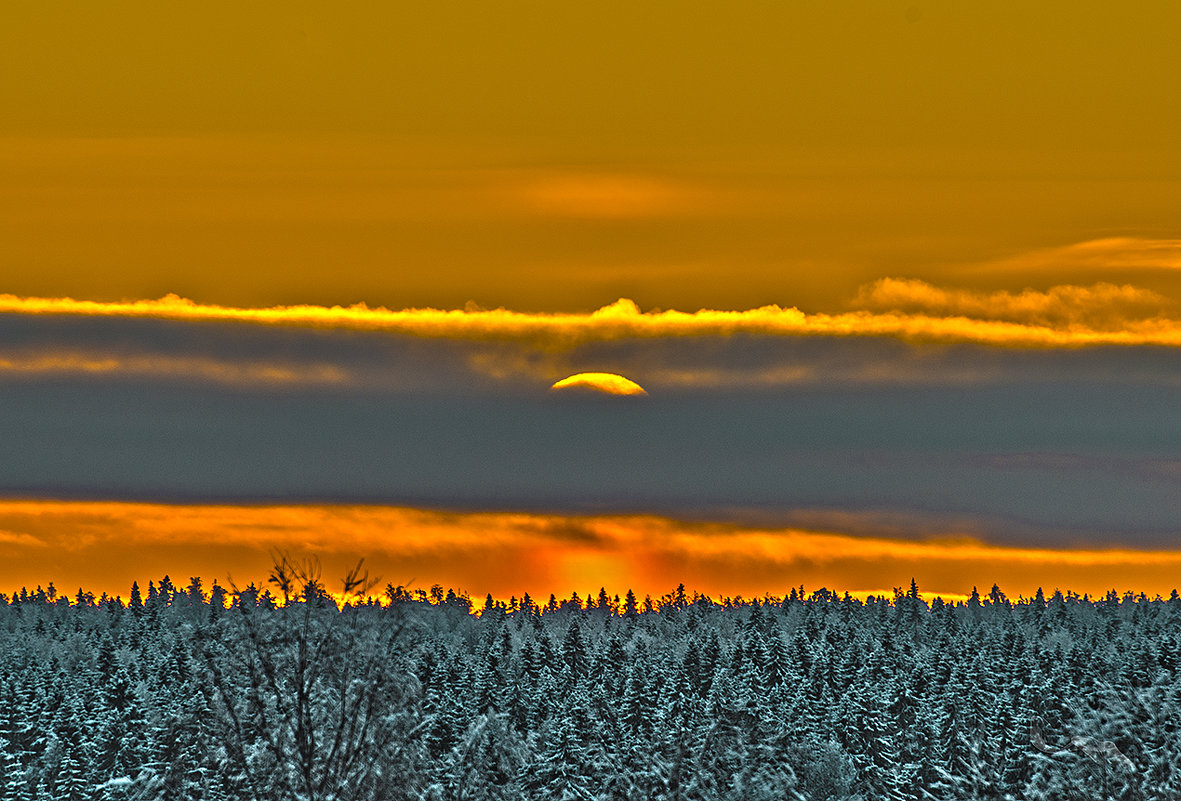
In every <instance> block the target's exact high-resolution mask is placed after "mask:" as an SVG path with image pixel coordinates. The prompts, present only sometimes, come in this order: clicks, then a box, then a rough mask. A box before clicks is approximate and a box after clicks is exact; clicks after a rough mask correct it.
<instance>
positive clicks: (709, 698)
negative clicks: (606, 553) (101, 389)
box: [0, 575, 1181, 801]
mask: <svg viewBox="0 0 1181 801" xmlns="http://www.w3.org/2000/svg"><path fill="white" fill-rule="evenodd" d="M280 579H282V580H281V581H279V582H277V583H276V584H275V586H274V588H273V590H272V587H270V586H268V587H267V589H266V590H265V591H261V590H260V589H259V588H256V587H254V586H251V587H249V588H246V589H245V590H242V591H241V592H236V593H230V592H227V591H226V590H225V589H224V588H222V587H220V586H218V585H216V584H214V585H213V586H212V587H211V588H203V586H202V583H201V582H200V581H199V580H196V579H194V580H192V581H191V582H190V583H189V584H188V586H187V587H185V588H178V587H175V586H174V585H173V583H172V582H171V581H170V580H169V579H168V578H164V579H161V580H160V581H154V582H152V583H151V584H150V585H149V586H148V588H147V591H146V592H144V593H141V592H140V589H139V587H135V588H133V589H132V591H131V594H130V599H129V600H128V601H123V600H121V599H117V598H116V599H112V598H108V597H105V596H104V597H101V598H97V599H96V598H95V597H93V596H92V595H88V594H86V593H84V592H82V591H79V592H78V594H77V595H76V596H73V597H64V596H59V595H57V593H56V592H55V591H54V590H53V589H52V587H50V589H48V590H42V589H40V588H39V589H38V590H36V591H35V592H29V591H27V590H20V591H18V592H16V593H13V594H12V595H11V596H10V597H5V598H4V602H3V605H2V607H0V620H2V621H3V625H2V626H0V653H2V654H3V663H2V665H0V751H2V753H3V760H2V764H0V770H2V771H3V773H2V777H3V778H2V779H0V787H2V788H3V792H4V795H3V798H5V799H28V800H29V801H36V800H38V799H55V800H56V801H68V800H69V799H119V798H162V799H207V800H208V801H213V800H215V799H216V800H217V801H222V800H223V799H309V800H310V799H422V798H426V799H517V798H521V799H554V800H555V801H558V800H559V799H735V801H737V800H738V799H742V800H743V801H758V800H759V799H800V798H803V799H816V800H817V801H819V800H820V799H865V800H866V801H870V800H871V799H872V800H873V801H877V800H878V799H972V800H975V799H1055V800H1056V801H1057V800H1059V799H1105V798H1113V799H1114V798H1120V799H1125V798H1126V799H1177V798H1181V695H1179V692H1178V688H1179V685H1178V672H1177V671H1178V667H1179V665H1181V625H1179V624H1181V598H1178V597H1177V595H1176V593H1174V595H1173V597H1171V598H1170V599H1167V600H1162V599H1160V598H1157V599H1148V598H1146V597H1144V596H1139V597H1133V596H1132V595H1125V596H1123V597H1120V596H1118V595H1117V594H1115V593H1114V592H1113V593H1110V594H1108V596H1107V597H1105V598H1102V599H1089V598H1086V597H1081V598H1080V597H1078V596H1075V595H1073V594H1069V593H1067V594H1066V595H1062V594H1059V593H1054V594H1053V595H1052V597H1049V598H1044V597H1043V595H1042V593H1040V592H1039V593H1038V595H1037V597H1035V598H1033V599H1021V600H1018V601H1012V600H1009V599H1006V598H1005V596H1004V595H1003V594H1002V593H1001V592H1000V591H999V590H998V589H996V588H994V589H993V591H992V592H991V593H990V594H988V595H987V596H985V597H979V596H978V595H976V594H975V593H974V594H973V596H972V598H971V599H970V600H969V601H968V602H966V603H958V604H948V603H944V602H942V601H940V600H939V599H935V600H934V601H932V602H931V603H927V602H926V601H924V600H923V599H922V598H921V597H920V595H919V593H918V591H917V588H915V587H914V586H913V584H912V588H911V591H909V592H896V593H895V597H891V598H870V599H869V600H868V601H867V602H862V601H858V600H855V599H852V598H849V597H847V596H846V597H843V598H842V597H838V596H836V595H835V594H833V593H830V592H828V591H824V590H821V591H817V592H812V593H809V594H807V595H806V597H805V593H804V592H803V590H802V588H801V589H795V590H792V591H791V592H790V593H789V594H788V595H787V596H786V597H785V598H777V597H767V598H762V599H757V600H741V599H724V600H723V601H721V602H718V601H714V600H710V599H708V598H705V597H700V596H694V595H688V596H687V595H686V594H685V592H684V590H683V588H678V590H676V591H674V592H671V593H669V594H668V595H666V596H665V597H663V598H659V599H642V600H637V599H636V598H635V597H634V596H632V595H631V594H629V595H628V596H627V597H625V598H623V599H619V598H616V597H609V596H608V595H607V594H606V593H599V594H598V595H597V597H596V596H592V597H590V598H587V599H581V598H579V597H578V596H577V595H574V596H571V597H570V598H568V599H565V600H561V599H555V598H553V597H551V598H550V599H549V600H548V601H547V602H545V603H543V604H542V605H540V606H539V605H538V604H537V603H536V602H535V601H534V600H532V599H530V598H528V597H527V596H526V597H525V598H522V599H513V600H511V601H510V602H507V603H499V602H495V601H492V599H488V600H487V602H486V603H485V604H481V605H479V606H480V610H479V611H478V612H477V611H474V609H473V605H472V603H471V601H470V600H469V599H468V598H467V597H466V596H465V595H463V594H456V593H455V592H451V591H444V590H443V589H442V588H440V587H437V586H436V587H433V588H431V590H429V591H421V590H418V591H413V592H408V591H406V590H405V589H403V588H397V587H393V586H388V587H387V588H386V593H385V595H384V596H383V597H381V598H380V599H378V598H370V599H369V600H367V601H365V602H359V603H353V604H348V603H345V604H343V605H338V604H337V603H336V602H334V601H333V600H332V599H331V597H329V596H328V595H327V594H326V593H325V592H324V590H323V585H321V584H318V583H317V582H316V581H312V582H310V583H309V582H306V581H305V582H300V581H295V582H292V581H291V580H290V579H291V576H286V577H284V576H282V575H280ZM349 589H352V590H355V589H357V584H356V582H354V584H353V585H352V587H351V588H350V587H346V590H349ZM284 595H287V596H289V600H288V602H287V603H286V604H284V603H283V598H284ZM337 597H339V596H337ZM357 597H359V596H357Z"/></svg>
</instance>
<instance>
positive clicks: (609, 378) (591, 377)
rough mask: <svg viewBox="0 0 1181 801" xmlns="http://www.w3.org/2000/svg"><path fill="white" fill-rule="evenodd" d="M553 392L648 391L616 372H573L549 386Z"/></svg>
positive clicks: (645, 393)
mask: <svg viewBox="0 0 1181 801" xmlns="http://www.w3.org/2000/svg"><path fill="white" fill-rule="evenodd" d="M550 392H555V393H562V394H566V393H571V394H572V393H576V392H577V393H583V392H586V393H591V392H595V393H602V394H604V395H647V394H648V393H647V392H646V391H645V390H644V388H643V387H641V386H640V385H639V384H637V383H636V382H635V381H632V380H631V379H630V378H624V377H623V376H621V375H619V374H617V373H575V374H574V375H572V376H569V377H567V378H563V379H562V380H561V381H558V382H555V383H554V385H553V386H552V387H550Z"/></svg>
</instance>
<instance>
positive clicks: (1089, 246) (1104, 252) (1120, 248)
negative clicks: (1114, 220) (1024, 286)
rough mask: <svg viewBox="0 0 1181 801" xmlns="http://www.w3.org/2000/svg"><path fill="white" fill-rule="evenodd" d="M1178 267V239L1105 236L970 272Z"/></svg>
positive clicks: (1180, 244) (1073, 272) (991, 263)
mask: <svg viewBox="0 0 1181 801" xmlns="http://www.w3.org/2000/svg"><path fill="white" fill-rule="evenodd" d="M1178 269H1181V239H1145V238H1139V237H1108V238H1105V239H1092V240H1089V241H1086V242H1076V243H1074V244H1070V245H1064V246H1060V247H1052V248H1041V249H1038V250H1032V251H1028V252H1026V253H1020V254H1018V255H1016V256H1011V257H1009V258H1005V259H997V260H994V261H989V262H984V263H982V264H978V265H974V266H973V267H971V268H970V271H971V272H974V273H1014V274H1017V275H1021V276H1029V275H1030V274H1037V273H1054V274H1066V275H1071V276H1077V275H1079V274H1087V273H1091V274H1093V273H1107V274H1111V275H1116V274H1119V273H1121V272H1125V273H1126V272H1150V271H1163V272H1170V271H1175V270H1178Z"/></svg>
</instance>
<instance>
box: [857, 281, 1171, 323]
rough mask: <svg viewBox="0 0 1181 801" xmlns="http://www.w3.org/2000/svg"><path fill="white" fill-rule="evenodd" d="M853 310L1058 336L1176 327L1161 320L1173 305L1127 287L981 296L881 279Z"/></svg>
mask: <svg viewBox="0 0 1181 801" xmlns="http://www.w3.org/2000/svg"><path fill="white" fill-rule="evenodd" d="M853 305H854V306H856V307H857V308H860V309H866V310H870V311H885V312H891V313H895V314H898V313H902V314H912V315H924V316H928V317H963V318H968V319H971V320H981V321H1004V322H1009V323H1016V324H1018V325H1025V326H1031V327H1039V328H1049V329H1053V330H1057V331H1071V330H1075V331H1086V332H1100V331H1108V332H1120V331H1126V330H1127V329H1128V328H1129V327H1131V326H1142V325H1144V324H1145V323H1146V322H1149V321H1157V322H1150V324H1151V325H1154V326H1156V327H1158V328H1159V327H1165V326H1173V325H1176V323H1175V322H1170V321H1167V320H1164V319H1162V318H1164V317H1165V315H1166V313H1167V312H1169V311H1172V310H1173V309H1174V307H1175V304H1174V303H1173V302H1172V301H1170V300H1169V299H1168V298H1165V297H1164V296H1162V295H1159V294H1157V293H1156V292H1151V291H1149V290H1146V289H1140V288H1137V287H1134V286H1130V285H1127V284H1124V285H1118V286H1117V285H1115V284H1106V283H1098V284H1094V285H1092V286H1073V285H1063V286H1055V287H1052V288H1050V289H1049V290H1047V291H1045V292H1038V291H1035V290H1033V289H1025V290H1022V291H1021V292H1005V291H1001V292H979V291H973V290H968V289H944V288H941V287H936V286H933V285H931V284H928V283H926V282H924V281H918V280H913V279H899V278H882V279H879V280H878V281H875V282H873V283H872V284H869V285H868V286H864V287H862V288H861V289H860V291H858V293H857V296H856V298H855V299H854V301H853Z"/></svg>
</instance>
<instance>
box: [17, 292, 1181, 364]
mask: <svg viewBox="0 0 1181 801" xmlns="http://www.w3.org/2000/svg"><path fill="white" fill-rule="evenodd" d="M891 293H893V294H895V295H897V294H902V295H905V296H906V297H907V298H909V299H910V301H911V302H915V301H916V300H919V299H922V302H923V303H926V304H928V305H930V304H932V303H942V304H944V305H950V306H953V307H954V306H956V305H957V304H958V305H959V306H963V305H969V306H974V307H975V306H978V307H980V308H987V307H988V301H987V300H982V299H979V298H977V299H973V296H972V295H971V294H967V295H965V296H963V297H960V296H959V295H956V294H955V293H950V294H946V293H945V294H942V295H941V294H940V291H938V290H935V291H932V290H930V289H925V285H919V284H915V283H905V282H904V283H902V284H901V285H899V284H884V285H881V286H879V287H878V288H877V289H876V290H875V289H870V290H868V291H867V293H866V294H865V295H864V298H865V299H867V300H869V301H870V302H877V301H880V300H882V299H883V298H886V297H888V296H890V295H891ZM1113 294H1114V296H1115V297H1117V298H1120V299H1121V300H1122V302H1125V303H1131V304H1132V305H1133V306H1143V305H1144V304H1145V303H1149V302H1153V303H1155V302H1156V299H1155V298H1154V297H1153V296H1151V295H1150V294H1147V293H1143V292H1140V291H1137V290H1135V289H1133V288H1127V287H1115V288H1110V289H1109V288H1107V287H1104V286H1100V287H1097V288H1096V287H1092V288H1090V289H1078V288H1075V289H1066V288H1059V289H1058V291H1057V293H1056V294H1053V293H1051V294H1049V296H1048V298H1046V299H1041V298H1039V297H1037V295H1036V293H1034V294H1031V295H1029V296H1028V297H1023V296H1021V295H1018V296H1010V297H1009V298H1008V299H1007V300H1005V299H1003V298H999V299H998V298H994V299H993V300H992V303H993V305H994V306H997V305H999V306H1000V307H1001V309H1002V311H1004V310H1007V312H1008V314H1009V316H1013V314H1014V312H1015V311H1016V310H1018V309H1020V308H1023V307H1024V308H1026V311H1027V313H1026V314H1025V316H1026V317H1029V318H1030V319H1028V320H1023V321H1011V320H1007V319H1003V318H1002V319H974V318H971V317H968V316H964V315H963V314H952V315H950V316H945V315H941V314H932V313H928V312H925V311H924V312H917V313H905V312H873V311H867V310H860V311H853V312H848V313H844V314H805V313H804V312H802V311H800V310H799V309H796V308H783V307H780V306H775V305H772V306H763V307H760V308H757V309H748V310H745V311H724V310H714V309H701V310H699V311H696V312H680V311H675V310H670V311H653V312H646V313H645V312H642V311H641V310H640V309H639V307H638V306H637V305H636V304H635V303H634V302H633V301H631V300H628V299H625V298H621V299H620V300H618V301H616V302H615V303H612V304H610V305H608V306H604V307H602V308H600V309H598V310H596V311H593V312H589V313H581V314H569V313H565V314H542V313H527V312H514V311H508V310H505V309H497V310H493V311H485V310H477V309H465V310H440V309H403V310H400V311H392V310H389V309H384V308H370V307H369V306H366V305H364V304H358V305H355V306H347V307H343V306H332V307H325V306H309V305H302V306H277V307H271V308H236V307H226V306H213V305H205V304H199V303H195V302H193V301H191V300H187V299H184V298H181V297H178V296H175V295H168V296H165V297H163V298H160V299H158V300H136V301H127V302H120V303H105V302H97V301H85V300H73V299H70V298H22V297H17V296H14V295H0V313H10V314H25V315H80V316H91V317H107V318H134V319H165V320H177V321H190V322H224V323H252V324H260V325H268V326H296V327H305V328H323V329H341V330H360V331H374V332H384V333H387V334H396V335H404V336H413V337H421V338H438V339H453V340H474V341H492V342H495V341H516V342H524V343H528V344H530V345H531V346H532V347H535V348H538V349H541V350H546V351H562V350H567V349H569V348H571V347H573V346H576V345H579V344H584V343H587V342H605V341H613V340H620V339H654V338H667V337H727V336H733V335H737V334H748V335H761V336H781V337H808V336H825V337H890V338H897V339H902V340H904V341H909V342H934V343H954V342H969V343H978V344H985V345H992V346H1009V347H1042V348H1056V347H1081V346H1097V345H1161V346H1169V347H1177V346H1181V321H1177V320H1172V319H1167V318H1161V317H1154V318H1151V319H1146V320H1130V321H1128V322H1127V323H1126V324H1125V325H1124V326H1122V327H1114V328H1113V327H1111V324H1110V320H1109V321H1108V322H1107V325H1106V326H1105V327H1089V326H1087V325H1082V324H1073V323H1072V324H1070V325H1065V326H1063V325H1054V324H1052V323H1050V322H1039V321H1037V320H1036V317H1037V313H1039V312H1040V313H1041V314H1042V315H1045V314H1047V313H1048V312H1049V311H1051V310H1054V309H1057V310H1058V311H1059V314H1058V316H1059V317H1061V316H1062V314H1063V313H1065V312H1064V310H1067V309H1069V308H1071V307H1072V304H1073V308H1075V309H1076V314H1075V315H1074V316H1075V317H1078V313H1077V311H1078V310H1080V309H1081V310H1090V314H1091V316H1092V317H1093V316H1094V315H1095V314H1096V312H1095V311H1094V309H1095V307H1096V305H1097V304H1098V303H1100V302H1101V300H1102V299H1103V298H1104V297H1111V296H1113ZM961 311H962V309H961ZM1030 311H1032V312H1034V314H1033V315H1032V316H1031V315H1030V314H1029V313H1028V312H1030ZM1067 316H1068V317H1069V315H1067Z"/></svg>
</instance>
